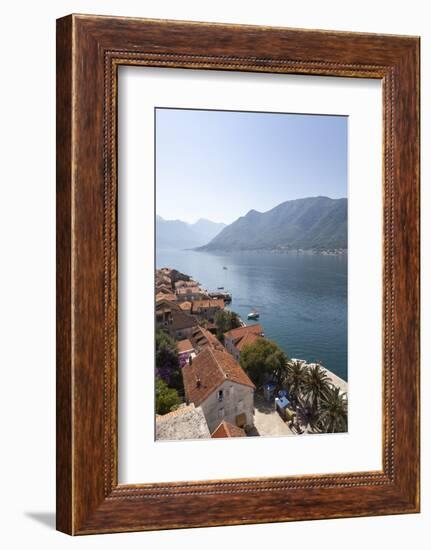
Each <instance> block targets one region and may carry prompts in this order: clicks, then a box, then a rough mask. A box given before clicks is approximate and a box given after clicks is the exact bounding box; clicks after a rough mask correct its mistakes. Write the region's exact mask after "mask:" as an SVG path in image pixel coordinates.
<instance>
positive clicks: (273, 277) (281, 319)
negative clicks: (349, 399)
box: [156, 249, 347, 380]
mask: <svg viewBox="0 0 431 550" xmlns="http://www.w3.org/2000/svg"><path fill="white" fill-rule="evenodd" d="M156 266H157V267H158V268H160V267H172V268H175V269H178V270H179V271H181V272H183V273H186V274H187V275H190V276H191V277H193V278H194V279H195V280H197V281H199V283H200V284H201V286H202V287H203V288H206V289H207V290H208V291H214V290H217V287H224V289H225V290H226V291H228V292H230V293H232V303H231V304H229V308H230V309H231V310H233V311H236V312H237V313H238V314H239V315H240V316H241V317H242V319H243V320H244V321H245V322H246V323H247V324H252V323H253V321H248V320H247V314H248V313H249V312H250V311H252V310H253V309H256V310H257V311H258V312H259V313H260V319H259V321H257V322H259V323H260V324H261V325H262V326H263V329H264V332H265V336H266V337H267V338H270V339H272V340H274V341H275V342H277V344H278V345H279V346H280V347H281V348H282V349H283V350H284V351H285V352H286V353H287V355H288V356H289V357H291V358H292V357H295V358H298V359H306V360H307V361H309V362H310V361H316V360H318V361H320V362H321V363H322V365H323V366H324V367H326V368H328V369H329V370H331V371H332V372H334V373H335V374H337V375H338V376H340V377H341V378H343V379H344V380H347V255H339V256H329V255H327V256H325V255H313V254H297V253H296V252H294V253H289V254H286V253H274V252H235V253H223V254H218V253H208V252H197V251H193V250H160V249H159V250H157V254H156ZM223 266H226V267H227V269H223Z"/></svg>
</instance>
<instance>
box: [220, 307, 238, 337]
mask: <svg viewBox="0 0 431 550" xmlns="http://www.w3.org/2000/svg"><path fill="white" fill-rule="evenodd" d="M214 322H215V325H216V327H217V338H218V339H219V340H220V341H221V342H223V340H224V333H225V332H228V331H229V330H232V329H234V328H238V327H240V326H241V322H240V320H239V316H238V314H237V313H235V312H234V311H229V310H227V309H225V310H220V311H217V313H216V314H215V316H214Z"/></svg>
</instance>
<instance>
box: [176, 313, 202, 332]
mask: <svg viewBox="0 0 431 550" xmlns="http://www.w3.org/2000/svg"><path fill="white" fill-rule="evenodd" d="M171 315H172V323H171V325H170V326H171V328H172V329H173V330H181V329H184V328H192V327H194V326H196V319H195V318H194V317H192V316H191V315H188V314H187V313H185V312H184V311H181V310H179V311H176V310H173V311H172V314H171Z"/></svg>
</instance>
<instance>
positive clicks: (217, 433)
mask: <svg viewBox="0 0 431 550" xmlns="http://www.w3.org/2000/svg"><path fill="white" fill-rule="evenodd" d="M245 436H246V433H245V431H244V430H243V429H242V428H239V427H238V426H234V425H233V424H231V423H230V422H226V420H223V422H221V423H220V424H219V425H218V426H217V428H216V429H215V430H214V431H213V433H212V434H211V437H212V438H214V439H216V438H220V437H245Z"/></svg>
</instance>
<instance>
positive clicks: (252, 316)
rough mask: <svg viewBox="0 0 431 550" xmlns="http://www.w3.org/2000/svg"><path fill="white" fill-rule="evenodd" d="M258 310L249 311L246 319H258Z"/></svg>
mask: <svg viewBox="0 0 431 550" xmlns="http://www.w3.org/2000/svg"><path fill="white" fill-rule="evenodd" d="M259 316H260V315H259V312H258V311H251V312H250V313H249V314H248V315H247V319H251V320H253V321H255V320H256V319H259Z"/></svg>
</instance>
